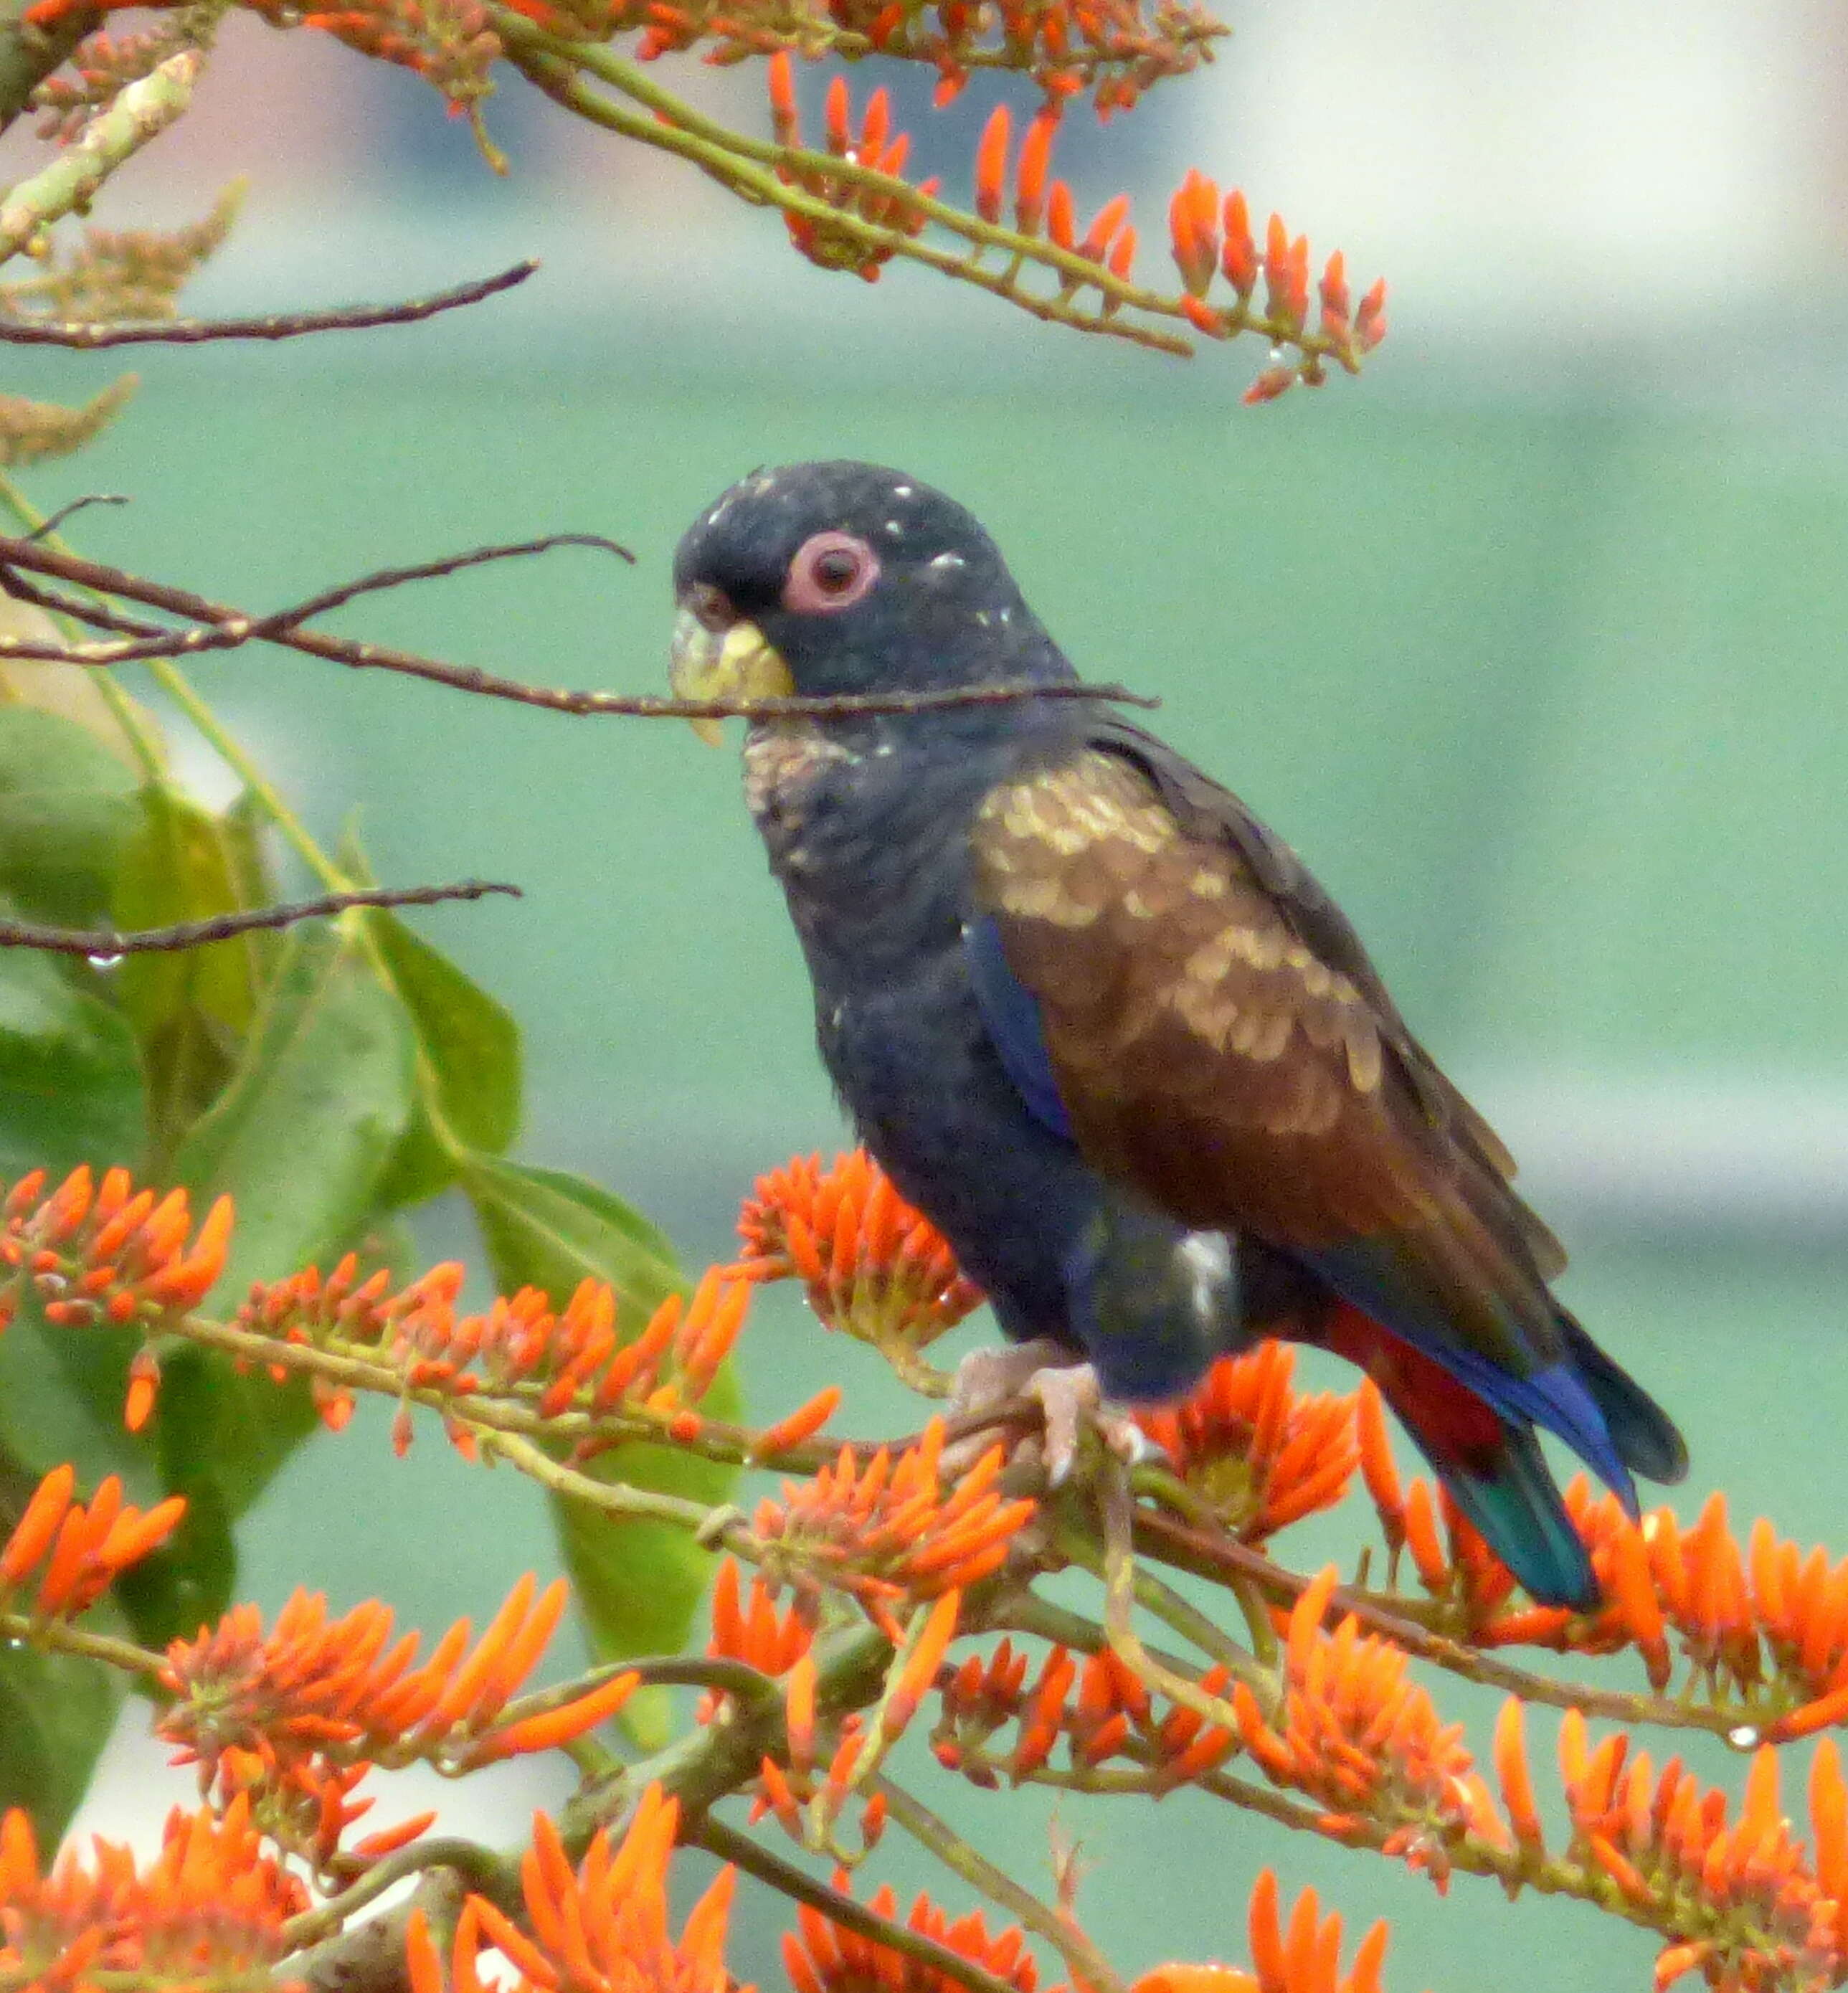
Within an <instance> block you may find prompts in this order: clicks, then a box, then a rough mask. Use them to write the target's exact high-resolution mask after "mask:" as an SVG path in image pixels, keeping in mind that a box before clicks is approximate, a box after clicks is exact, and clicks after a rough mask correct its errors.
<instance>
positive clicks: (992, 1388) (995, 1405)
mask: <svg viewBox="0 0 1848 1993" xmlns="http://www.w3.org/2000/svg"><path fill="white" fill-rule="evenodd" d="M1019 1399H1025V1400H1027V1401H1028V1402H1029V1403H1032V1404H1035V1405H1037V1406H1038V1407H1039V1409H1040V1419H1041V1420H1042V1422H1043V1424H1044V1436H1043V1437H1041V1438H1040V1440H1038V1441H1037V1442H1031V1441H1030V1442H1028V1443H1029V1444H1035V1443H1037V1444H1038V1445H1039V1446H1040V1448H1041V1450H1042V1451H1043V1454H1044V1459H1045V1462H1046V1478H1047V1485H1049V1486H1050V1487H1053V1488H1063V1487H1064V1485H1065V1484H1066V1482H1068V1481H1069V1480H1070V1479H1071V1473H1072V1468H1073V1466H1074V1464H1075V1463H1076V1461H1077V1459H1078V1445H1079V1438H1080V1435H1081V1434H1082V1433H1083V1432H1084V1431H1085V1428H1086V1427H1089V1428H1090V1429H1091V1431H1094V1432H1095V1433H1096V1434H1097V1435H1098V1437H1099V1439H1101V1440H1102V1442H1103V1444H1104V1445H1105V1448H1107V1449H1108V1451H1110V1452H1112V1453H1113V1454H1115V1455H1116V1457H1117V1458H1119V1460H1121V1461H1123V1462H1124V1463H1125V1464H1126V1465H1128V1466H1130V1467H1136V1466H1139V1465H1142V1464H1143V1463H1144V1462H1145V1461H1165V1460H1166V1459H1167V1455H1166V1454H1165V1453H1163V1451H1162V1449H1161V1448H1160V1447H1159V1446H1158V1445H1156V1443H1155V1441H1153V1440H1152V1439H1150V1438H1149V1436H1148V1434H1146V1433H1145V1432H1144V1431H1143V1430H1142V1428H1141V1427H1139V1425H1137V1424H1136V1421H1135V1420H1133V1419H1132V1417H1130V1416H1129V1414H1128V1413H1127V1412H1125V1411H1123V1410H1120V1409H1119V1408H1118V1407H1115V1406H1113V1405H1112V1404H1110V1403H1108V1401H1107V1400H1105V1396H1104V1395H1103V1392H1102V1388H1101V1387H1100V1386H1099V1385H1098V1376H1097V1371H1096V1369H1095V1367H1094V1366H1091V1364H1088V1363H1081V1362H1077V1361H1075V1360H1074V1358H1073V1356H1072V1354H1071V1351H1070V1350H1069V1349H1067V1348H1065V1346H1064V1345H1063V1344H1061V1343H1057V1342H1051V1341H1050V1340H1048V1339H1047V1338H1040V1339H1039V1340H1037V1341H1035V1342H1021V1343H1015V1344H1013V1345H1009V1346H1008V1347H1006V1348H1003V1349H974V1350H971V1351H970V1352H969V1353H968V1355H966V1356H965V1357H964V1358H963V1359H962V1362H960V1363H958V1365H957V1366H956V1375H955V1380H954V1381H953V1383H951V1386H950V1411H951V1416H952V1417H962V1418H970V1417H982V1415H984V1414H989V1413H992V1412H994V1411H996V1410H999V1408H1000V1407H1003V1406H1004V1405H1006V1404H1008V1403H1010V1402H1013V1400H1019ZM985 1444H986V1436H985V1434H977V1435H975V1436H974V1437H972V1438H970V1439H967V1440H960V1441H957V1442H956V1444H955V1446H953V1447H952V1448H950V1449H949V1451H948V1452H947V1453H946V1454H945V1455H944V1459H945V1461H946V1464H948V1465H950V1466H951V1467H952V1468H962V1467H967V1466H970V1465H973V1464H974V1461H975V1458H976V1457H977V1455H979V1452H980V1451H981V1450H982V1448H983V1446H984V1445H985Z"/></svg>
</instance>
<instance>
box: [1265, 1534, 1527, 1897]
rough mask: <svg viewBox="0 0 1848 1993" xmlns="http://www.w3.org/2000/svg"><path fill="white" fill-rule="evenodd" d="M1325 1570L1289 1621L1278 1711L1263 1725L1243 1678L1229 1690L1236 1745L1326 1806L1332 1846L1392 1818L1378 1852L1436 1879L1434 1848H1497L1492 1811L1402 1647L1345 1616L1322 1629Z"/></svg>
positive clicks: (1440, 1874)
mask: <svg viewBox="0 0 1848 1993" xmlns="http://www.w3.org/2000/svg"><path fill="white" fill-rule="evenodd" d="M1334 1579H1335V1574H1334V1568H1333V1567H1332V1566H1331V1567H1330V1568H1329V1569H1327V1570H1326V1571H1324V1572H1323V1573H1322V1574H1321V1575H1320V1577H1318V1578H1316V1579H1315V1580H1314V1581H1313V1583H1312V1584H1310V1585H1309V1587H1308V1588H1307V1590H1305V1591H1304V1592H1303V1595H1302V1597H1301V1598H1300V1599H1298V1600H1297V1602H1296V1605H1295V1607H1294V1608H1293V1610H1292V1612H1291V1613H1290V1635H1289V1639H1288V1642H1287V1644H1286V1648H1285V1653H1284V1681H1285V1689H1284V1697H1283V1707H1282V1708H1281V1709H1280V1710H1279V1711H1277V1712H1276V1714H1275V1716H1274V1717H1272V1718H1267V1717H1266V1714H1265V1713H1264V1711H1263V1710H1262V1708H1260V1707H1259V1702H1258V1699H1257V1697H1256V1696H1255V1695H1254V1694H1252V1691H1251V1690H1250V1689H1249V1687H1246V1685H1245V1684H1244V1683H1243V1682H1240V1683H1238V1684H1235V1687H1234V1688H1233V1690H1232V1703H1233V1707H1234V1708H1235V1709H1236V1710H1237V1711H1238V1721H1239V1731H1240V1735H1242V1738H1243V1739H1244V1742H1245V1749H1247V1750H1248V1751H1249V1752H1250V1753H1251V1755H1252V1757H1253V1758H1254V1759H1256V1761H1257V1762H1258V1763H1259V1765H1260V1766H1262V1768H1263V1769H1264V1771H1265V1772H1266V1774H1267V1775H1268V1776H1269V1778H1270V1779H1272V1782H1273V1783H1276V1784H1277V1785H1280V1786H1291V1787H1293V1788H1294V1789H1295V1790H1296V1791H1298V1792H1301V1793H1307V1794H1308V1795H1309V1796H1310V1797H1311V1798H1313V1799H1315V1800H1319V1801H1320V1803H1322V1804H1323V1805H1324V1806H1325V1807H1327V1809H1328V1812H1327V1814H1326V1815H1325V1816H1324V1818H1323V1820H1321V1821H1320V1823H1319V1824H1320V1827H1321V1829H1322V1831H1324V1832H1325V1833H1327V1834H1330V1835H1331V1836H1332V1837H1334V1838H1336V1839H1341V1838H1344V1837H1349V1836H1351V1835H1352V1834H1356V1833H1358V1830H1359V1829H1360V1827H1361V1825H1362V1824H1363V1823H1375V1824H1377V1823H1380V1822H1392V1823H1396V1824H1395V1825H1393V1827H1392V1831H1390V1832H1389V1834H1388V1836H1387V1837H1386V1841H1385V1848H1384V1851H1385V1852H1386V1853H1387V1854H1389V1855H1402V1856H1404V1858H1406V1861H1409V1863H1410V1864H1411V1865H1412V1866H1414V1867H1419V1868H1429V1869H1430V1872H1431V1873H1432V1876H1433V1880H1435V1881H1436V1882H1438V1883H1439V1885H1440V1886H1441V1885H1443V1883H1444V1882H1445V1881H1446V1879H1447V1876H1448V1872H1449V1864H1448V1860H1447V1855H1446V1854H1445V1846H1446V1844H1447V1842H1448V1841H1450V1840H1452V1839H1453V1838H1454V1837H1457V1836H1459V1835H1461V1834H1467V1833H1474V1834H1477V1835H1479V1836H1481V1837H1484V1838H1485V1839H1488V1840H1490V1841H1496V1842H1498V1843H1499V1842H1500V1841H1502V1840H1503V1839H1504V1838H1505V1836H1504V1833H1503V1829H1502V1826H1501V1817H1500V1815H1499V1814H1498V1813H1497V1811H1496V1810H1495V1807H1494V1803H1493V1801H1492V1800H1491V1798H1490V1796H1489V1793H1488V1788H1487V1786H1484V1783H1483V1782H1482V1780H1481V1778H1480V1777H1479V1776H1477V1773H1476V1771H1475V1769H1474V1761H1473V1760H1472V1759H1471V1756H1470V1753H1469V1752H1468V1750H1467V1748H1466V1747H1465V1745H1464V1742H1463V1725H1461V1724H1460V1723H1453V1724H1446V1723H1444V1722H1443V1721H1441V1720H1440V1718H1439V1716H1438V1714H1437V1709H1436V1704H1434V1703H1433V1701H1432V1700H1431V1697H1430V1694H1429V1692H1428V1691H1427V1690H1426V1689H1425V1688H1424V1687H1423V1684H1420V1683H1419V1682H1418V1681H1416V1680H1414V1679H1413V1678H1412V1673H1411V1664H1410V1662H1409V1659H1408V1657H1407V1656H1406V1653H1405V1652H1404V1650H1403V1649H1401V1648H1399V1647H1395V1646H1392V1645H1391V1644H1390V1643H1389V1642H1388V1641H1386V1640H1384V1639H1381V1638H1379V1637H1378V1636H1377V1635H1373V1634H1366V1635H1363V1634H1362V1633H1361V1631H1360V1627H1359V1623H1358V1621H1356V1620H1355V1619H1354V1618H1353V1617H1352V1616H1351V1615H1350V1616H1349V1617H1348V1618H1347V1619H1344V1620H1343V1621H1342V1622H1341V1625H1340V1626H1338V1627H1337V1628H1336V1629H1335V1631H1334V1632H1333V1633H1332V1634H1330V1633H1327V1632H1324V1630H1323V1626H1322V1622H1323V1620H1324V1618H1325V1617H1326V1616H1327V1612H1328V1606H1329V1598H1330V1594H1331V1593H1332V1592H1333V1591H1334Z"/></svg>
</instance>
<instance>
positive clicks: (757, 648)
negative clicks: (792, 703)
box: [668, 609, 796, 747]
mask: <svg viewBox="0 0 1848 1993" xmlns="http://www.w3.org/2000/svg"><path fill="white" fill-rule="evenodd" d="M668 683H669V684H670V685H671V686H672V687H673V688H674V696H675V698H676V699H787V697H789V696H790V695H791V693H793V692H794V690H795V689H796V682H795V680H794V679H793V678H792V677H791V675H790V671H789V667H788V665H786V664H785V663H784V661H783V659H782V657H781V654H780V653H779V652H778V651H777V649H776V648H775V646H774V645H773V644H771V643H770V640H769V638H767V637H766V636H765V635H764V634H763V631H761V630H760V629H759V628H758V627H757V624H755V623H746V622H742V621H740V622H737V623H733V624H729V625H728V626H727V627H725V628H724V629H721V630H713V629H709V628H708V627H707V626H706V625H705V624H704V623H702V622H701V621H700V620H699V617H697V616H695V614H693V612H692V610H690V609H683V610H681V611H680V613H679V614H678V615H677V616H676V617H675V619H674V640H673V644H672V646H671V649H670V650H669V652H668ZM690 724H691V726H692V729H693V731H694V732H695V733H697V734H698V735H699V737H700V739H701V740H703V741H704V742H705V744H706V745H707V746H708V747H717V746H719V744H720V742H721V741H722V740H723V739H724V737H725V729H724V725H723V723H722V721H719V720H712V719H705V720H693V721H692V722H690Z"/></svg>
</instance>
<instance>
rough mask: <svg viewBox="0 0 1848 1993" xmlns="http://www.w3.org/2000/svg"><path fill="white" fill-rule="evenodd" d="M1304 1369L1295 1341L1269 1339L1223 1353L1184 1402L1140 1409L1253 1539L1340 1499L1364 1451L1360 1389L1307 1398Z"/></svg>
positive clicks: (1215, 1502) (1234, 1525)
mask: <svg viewBox="0 0 1848 1993" xmlns="http://www.w3.org/2000/svg"><path fill="white" fill-rule="evenodd" d="M1295 1368H1296V1352H1295V1351H1294V1350H1293V1349H1291V1348H1290V1345H1288V1344H1287V1343H1283V1342H1264V1343H1260V1344H1259V1345H1258V1347H1257V1348H1256V1349H1253V1350H1252V1351H1249V1352H1248V1353H1246V1354H1245V1355H1241V1356H1222V1357H1221V1358H1220V1359H1219V1360H1218V1362H1216V1363H1215V1364H1214V1366H1213V1367H1212V1368H1211V1369H1210V1370H1208V1373H1207V1374H1206V1376H1204V1378H1202V1379H1201V1382H1200V1383H1199V1385H1198V1386H1197V1388H1196V1389H1195V1390H1194V1394H1193V1396H1191V1397H1190V1398H1188V1399H1187V1400H1185V1401H1184V1403H1180V1404H1179V1405H1176V1406H1174V1407H1172V1408H1170V1409H1168V1410H1158V1411H1149V1412H1143V1413H1139V1414H1137V1416H1136V1423H1137V1424H1139V1426H1140V1427H1142V1429H1143V1431H1144V1432H1146V1434H1148V1435H1149V1437H1150V1438H1151V1439H1152V1440H1153V1441H1155V1442H1156V1444H1158V1445H1159V1446H1160V1447H1161V1448H1163V1451H1165V1452H1166V1453H1167V1455H1168V1458H1170V1460H1172V1461H1173V1463H1174V1465H1175V1468H1176V1471H1177V1472H1178V1473H1179V1474H1180V1476H1181V1478H1182V1479H1183V1480H1184V1481H1186V1482H1187V1484H1188V1485H1190V1487H1192V1488H1194V1489H1195V1490H1196V1491H1197V1492H1199V1493H1200V1494H1201V1495H1203V1496H1205V1498H1206V1499H1207V1500H1208V1502H1211V1504H1212V1506H1213V1507H1214V1509H1216V1510H1217V1511H1218V1513H1219V1515H1220V1516H1221V1517H1222V1518H1223V1520H1224V1521H1225V1526H1226V1527H1227V1528H1228V1530H1232V1531H1233V1532H1234V1533H1236V1534H1237V1535H1239V1536H1241V1537H1244V1538H1245V1540H1247V1541H1249V1542H1256V1541H1260V1540H1262V1539H1263V1538H1264V1537H1267V1536H1269V1535H1270V1534H1271V1533H1272V1532H1273V1531H1275V1530H1280V1529H1282V1528H1283V1526H1284V1525H1285V1524H1286V1523H1293V1522H1296V1521H1298V1520H1300V1518H1301V1517H1303V1516H1307V1515H1312V1514H1313V1513H1314V1512H1315V1511H1316V1510H1317V1509H1330V1508H1333V1507H1334V1505H1335V1503H1337V1502H1339V1501H1340V1500H1341V1497H1342V1496H1344V1494H1345V1493H1346V1492H1347V1489H1348V1482H1349V1480H1350V1479H1351V1478H1352V1476H1353V1473H1354V1467H1355V1465H1356V1464H1357V1463H1358V1460H1359V1458H1360V1450H1359V1445H1358V1441H1357V1439H1356V1437H1355V1432H1354V1397H1353V1396H1352V1394H1349V1395H1348V1396H1336V1395H1335V1394H1334V1393H1332V1392H1327V1391H1324V1392H1319V1393H1317V1395H1316V1396H1313V1397H1309V1398H1305V1397H1302V1396H1299V1395H1298V1394H1297V1393H1296V1391H1294V1390H1293V1389H1292V1388H1291V1383H1290V1379H1291V1376H1292V1373H1293V1371H1294V1369H1295Z"/></svg>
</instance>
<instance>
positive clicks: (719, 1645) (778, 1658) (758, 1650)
mask: <svg viewBox="0 0 1848 1993" xmlns="http://www.w3.org/2000/svg"><path fill="white" fill-rule="evenodd" d="M814 1644H815V1612H814V1602H813V1600H812V1599H810V1598H802V1597H800V1596H798V1598H797V1599H796V1600H795V1602H794V1604H792V1605H791V1606H790V1608H789V1609H788V1611H787V1612H785V1613H784V1614H782V1615H781V1616H780V1617H779V1615H778V1614H777V1605H776V1600H775V1598H774V1596H773V1595H772V1594H771V1591H770V1588H769V1587H768V1586H767V1585H766V1584H764V1582H763V1579H762V1578H757V1577H753V1578H752V1580H751V1582H750V1594H749V1595H748V1598H740V1595H739V1570H738V1560H737V1559H736V1557H726V1558H725V1559H724V1560H723V1561H722V1562H721V1563H720V1564H719V1570H718V1574H717V1575H716V1577H715V1578H713V1580H712V1637H711V1639H709V1640H708V1641H707V1643H706V1649H705V1650H706V1652H707V1653H709V1654H713V1655H716V1656H720V1657H722V1658H723V1659H725V1660H734V1661H743V1662H745V1663H747V1664H748V1665H749V1666H750V1667H753V1668H755V1669H757V1671H758V1673H760V1674H767V1675H783V1674H787V1673H788V1672H789V1670H791V1668H793V1667H794V1666H795V1664H796V1663H797V1662H798V1661H799V1660H801V1658H802V1656H804V1654H805V1653H808V1650H809V1649H810V1647H811V1646H813V1645H814Z"/></svg>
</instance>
